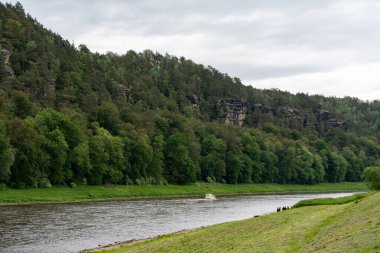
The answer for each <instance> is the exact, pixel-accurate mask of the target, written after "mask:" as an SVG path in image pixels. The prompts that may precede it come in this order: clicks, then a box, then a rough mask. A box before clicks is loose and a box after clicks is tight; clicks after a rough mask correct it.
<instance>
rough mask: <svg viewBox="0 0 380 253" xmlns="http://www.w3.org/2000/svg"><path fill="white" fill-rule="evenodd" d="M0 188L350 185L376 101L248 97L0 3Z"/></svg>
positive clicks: (369, 148) (168, 62) (363, 159)
mask: <svg viewBox="0 0 380 253" xmlns="http://www.w3.org/2000/svg"><path fill="white" fill-rule="evenodd" d="M0 17H1V20H0V21H1V22H0V46H1V53H2V57H0V157H1V160H2V161H3V162H2V163H1V164H0V184H4V183H6V184H8V185H11V186H14V187H18V188H24V187H49V186H50V185H51V184H57V185H60V184H72V183H73V182H74V183H76V184H87V183H88V184H94V185H98V184H103V183H123V184H125V183H127V182H128V184H165V183H167V182H169V183H175V184H187V183H191V182H194V181H196V180H204V181H217V182H222V183H224V182H227V183H252V182H253V183H272V182H275V183H296V184H314V183H318V182H341V181H360V180H361V174H362V171H363V168H364V167H366V166H370V165H379V164H380V144H379V143H380V142H379V140H380V131H379V130H380V102H379V101H373V102H364V101H360V100H358V99H356V98H343V99H339V98H327V97H323V96H308V95H307V94H296V95H293V94H290V93H288V92H283V91H279V90H258V89H255V88H253V87H248V86H244V85H243V84H242V83H241V81H240V80H239V79H238V78H232V77H230V76H228V75H227V74H223V73H220V72H219V71H218V70H216V69H214V68H212V67H210V66H208V67H205V66H203V65H200V64H196V63H194V62H192V61H191V60H187V59H185V58H183V57H175V56H171V55H168V54H166V55H161V54H159V53H154V52H152V51H150V50H146V51H144V52H142V53H136V52H134V51H128V52H127V53H126V54H124V55H116V54H113V53H107V54H104V55H103V54H98V53H92V52H90V50H89V49H88V48H87V47H86V46H85V45H79V46H78V47H75V46H74V45H71V44H70V43H69V42H68V41H67V40H64V39H62V38H61V37H60V36H59V35H58V34H55V33H54V32H52V31H49V30H47V29H45V28H44V27H43V26H42V25H41V24H39V23H38V22H37V21H36V20H34V19H33V18H32V17H30V16H29V15H27V14H26V13H25V11H24V9H23V7H22V5H21V4H19V3H18V4H16V5H11V4H2V3H0Z"/></svg>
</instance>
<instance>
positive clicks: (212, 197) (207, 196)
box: [205, 193, 216, 200]
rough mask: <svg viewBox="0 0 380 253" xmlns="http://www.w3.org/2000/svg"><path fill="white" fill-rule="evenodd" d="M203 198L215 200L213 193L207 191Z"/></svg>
mask: <svg viewBox="0 0 380 253" xmlns="http://www.w3.org/2000/svg"><path fill="white" fill-rule="evenodd" d="M205 199H206V200H216V198H215V196H214V194H212V193H207V194H206V196H205Z"/></svg>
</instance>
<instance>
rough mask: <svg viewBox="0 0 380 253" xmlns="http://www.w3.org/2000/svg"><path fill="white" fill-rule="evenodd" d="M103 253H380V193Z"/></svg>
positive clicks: (113, 249) (168, 236) (172, 236)
mask: <svg viewBox="0 0 380 253" xmlns="http://www.w3.org/2000/svg"><path fill="white" fill-rule="evenodd" d="M101 252H109V253H111V252H112V253H120V252H345V253H350V252H355V253H356V252H362V253H365V252H380V193H379V192H378V193H375V194H369V195H368V196H367V197H365V198H362V199H360V200H359V201H353V202H350V203H348V204H342V205H320V206H305V207H302V208H293V209H290V210H287V211H283V212H280V213H272V214H268V215H264V216H260V217H257V218H252V219H248V220H243V221H237V222H229V223H224V224H219V225H214V226H210V227H206V228H200V229H197V230H193V231H186V232H180V233H177V234H172V235H164V236H160V237H157V238H154V239H151V240H147V241H143V242H138V243H135V244H131V245H124V246H117V247H114V248H112V249H109V250H101Z"/></svg>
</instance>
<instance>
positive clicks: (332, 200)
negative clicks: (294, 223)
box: [293, 192, 372, 208]
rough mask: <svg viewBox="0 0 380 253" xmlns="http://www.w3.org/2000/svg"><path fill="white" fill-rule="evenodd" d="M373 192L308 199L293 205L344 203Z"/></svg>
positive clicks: (296, 206) (357, 199)
mask: <svg viewBox="0 0 380 253" xmlns="http://www.w3.org/2000/svg"><path fill="white" fill-rule="evenodd" d="M370 194H372V192H368V193H358V194H354V195H351V196H347V197H342V198H324V199H306V200H301V201H300V202H298V203H297V204H295V205H294V206H293V208H298V207H303V206H318V205H343V204H347V203H350V202H353V201H359V200H361V199H362V198H365V197H367V196H369V195H370Z"/></svg>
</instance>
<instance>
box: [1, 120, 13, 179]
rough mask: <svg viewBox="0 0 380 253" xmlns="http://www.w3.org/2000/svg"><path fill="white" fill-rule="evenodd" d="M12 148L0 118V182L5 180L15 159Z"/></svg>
mask: <svg viewBox="0 0 380 253" xmlns="http://www.w3.org/2000/svg"><path fill="white" fill-rule="evenodd" d="M14 153H15V152H14V149H13V148H12V147H11V145H10V143H9V138H8V136H7V135H6V131H5V124H4V122H3V121H2V120H0V161H1V162H0V182H7V181H8V179H9V177H10V175H11V169H10V168H11V166H12V164H13V162H14V159H15V156H14V155H15V154H14Z"/></svg>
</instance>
